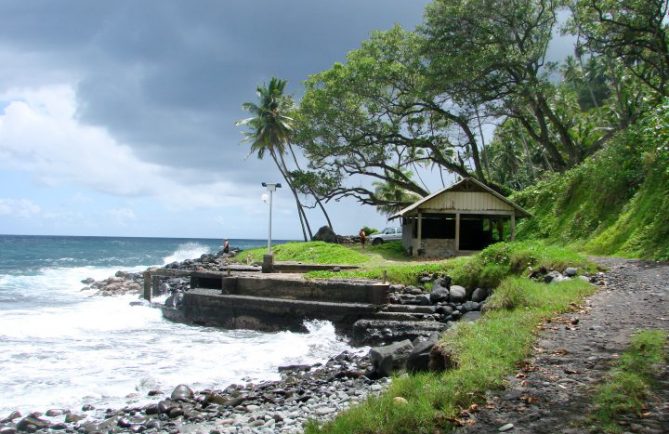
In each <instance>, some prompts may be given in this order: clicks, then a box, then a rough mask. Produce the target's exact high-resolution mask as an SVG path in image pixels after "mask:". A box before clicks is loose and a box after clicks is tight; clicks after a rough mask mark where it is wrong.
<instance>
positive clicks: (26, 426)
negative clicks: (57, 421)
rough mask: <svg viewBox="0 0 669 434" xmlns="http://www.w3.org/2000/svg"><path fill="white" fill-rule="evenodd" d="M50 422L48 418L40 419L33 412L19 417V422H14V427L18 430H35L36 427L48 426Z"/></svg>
mask: <svg viewBox="0 0 669 434" xmlns="http://www.w3.org/2000/svg"><path fill="white" fill-rule="evenodd" d="M50 424H51V423H50V422H49V421H48V420H46V419H42V418H40V417H39V416H37V415H36V414H35V413H33V414H29V415H28V416H26V417H24V418H23V419H21V420H20V421H19V423H17V424H16V429H17V430H19V431H28V432H35V431H37V430H38V429H46V428H49V425H50Z"/></svg>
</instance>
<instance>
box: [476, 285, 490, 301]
mask: <svg viewBox="0 0 669 434" xmlns="http://www.w3.org/2000/svg"><path fill="white" fill-rule="evenodd" d="M489 295H490V293H489V292H488V290H487V289H485V288H476V289H475V290H474V292H473V293H472V301H475V302H477V303H480V302H482V301H483V300H485V299H486V298H488V296H489Z"/></svg>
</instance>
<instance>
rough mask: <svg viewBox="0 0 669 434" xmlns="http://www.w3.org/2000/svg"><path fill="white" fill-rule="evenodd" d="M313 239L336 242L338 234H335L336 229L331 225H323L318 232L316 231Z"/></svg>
mask: <svg viewBox="0 0 669 434" xmlns="http://www.w3.org/2000/svg"><path fill="white" fill-rule="evenodd" d="M311 239H312V241H325V242H326V243H336V242H337V234H335V233H334V231H333V230H332V229H331V228H330V227H329V226H323V227H321V228H320V229H319V230H318V232H316V235H314V236H313V237H312V238H311Z"/></svg>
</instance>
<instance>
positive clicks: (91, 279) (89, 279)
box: [81, 277, 95, 285]
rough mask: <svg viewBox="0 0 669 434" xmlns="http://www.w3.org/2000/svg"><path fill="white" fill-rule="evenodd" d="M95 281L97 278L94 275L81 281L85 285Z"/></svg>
mask: <svg viewBox="0 0 669 434" xmlns="http://www.w3.org/2000/svg"><path fill="white" fill-rule="evenodd" d="M93 282H95V279H93V278H92V277H87V278H85V279H84V280H82V281H81V283H83V284H84V285H90V284H91V283H93Z"/></svg>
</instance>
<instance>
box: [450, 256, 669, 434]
mask: <svg viewBox="0 0 669 434" xmlns="http://www.w3.org/2000/svg"><path fill="white" fill-rule="evenodd" d="M596 260H597V261H598V262H599V263H601V264H602V265H603V266H605V267H606V268H607V269H608V271H607V273H606V278H605V284H604V285H603V286H602V288H601V290H600V291H598V292H597V293H596V294H594V295H593V296H592V297H590V298H589V299H588V300H587V301H586V303H585V305H584V309H583V310H582V311H580V312H576V313H570V314H566V315H563V316H561V317H559V318H558V319H557V320H555V321H552V322H551V323H549V324H547V325H546V327H545V329H544V330H543V331H542V332H541V334H540V336H539V340H538V342H537V344H536V346H535V348H534V351H533V356H532V357H531V358H530V359H529V363H528V364H527V366H526V367H525V368H524V369H522V370H520V371H518V372H517V373H516V375H514V376H512V377H510V378H509V379H508V381H509V385H508V387H507V388H506V389H505V390H503V391H499V392H495V393H490V394H488V396H487V401H488V402H487V405H486V406H485V407H484V406H482V407H484V408H482V409H481V410H480V411H478V412H476V413H473V414H472V415H471V420H470V422H473V423H472V424H471V425H468V426H465V427H463V428H460V429H459V430H458V431H457V432H458V433H461V434H463V433H493V432H494V433H497V432H500V428H509V427H508V425H507V424H513V427H512V428H510V429H508V430H506V432H510V433H587V432H589V429H588V427H587V425H586V424H585V415H586V414H587V412H588V410H589V407H590V405H591V402H592V398H591V393H592V390H593V387H594V385H596V384H597V382H598V381H600V380H601V378H602V376H603V375H604V374H605V373H606V372H607V371H608V370H609V369H610V367H611V365H612V362H614V361H615V360H616V358H617V357H618V355H619V354H620V353H621V352H622V351H623V350H624V349H625V347H626V345H627V344H628V343H629V338H630V335H631V334H632V333H634V332H635V331H637V330H640V329H648V328H655V329H664V330H669V264H658V263H654V262H644V261H637V260H624V259H613V258H597V259H596ZM659 374H660V385H661V390H660V392H659V393H658V394H657V396H655V397H653V399H652V400H651V402H650V405H649V408H648V412H647V414H646V415H645V416H644V417H643V418H640V417H636V416H634V417H630V418H628V419H626V420H625V421H624V422H625V423H626V425H625V426H624V427H623V429H624V430H626V431H628V432H634V433H637V432H638V433H669V366H664V367H663V369H662V372H660V373H659ZM504 425H507V426H506V427H504Z"/></svg>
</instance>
